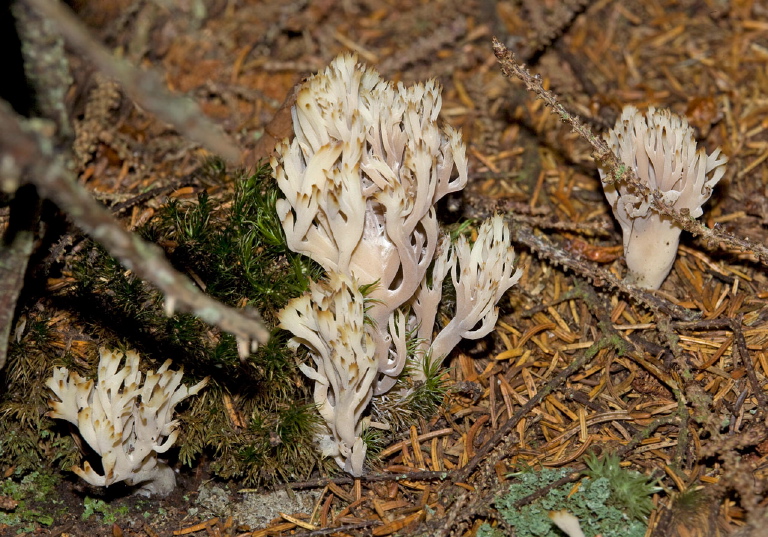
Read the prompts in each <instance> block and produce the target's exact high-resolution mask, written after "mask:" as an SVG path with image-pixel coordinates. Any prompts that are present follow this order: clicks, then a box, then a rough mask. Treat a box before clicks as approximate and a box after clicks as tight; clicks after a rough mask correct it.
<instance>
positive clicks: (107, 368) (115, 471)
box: [46, 348, 208, 496]
mask: <svg viewBox="0 0 768 537" xmlns="http://www.w3.org/2000/svg"><path fill="white" fill-rule="evenodd" d="M100 354H101V359H100V361H99V370H98V378H97V380H96V382H95V383H94V381H93V380H92V379H91V380H86V379H84V378H83V377H81V376H80V375H78V374H77V373H74V372H70V371H68V370H67V369H66V368H64V367H59V368H56V369H54V370H53V377H51V378H50V379H48V382H47V383H46V385H47V386H48V388H50V390H51V391H52V392H53V393H54V395H55V396H56V397H57V398H58V399H59V400H58V401H51V403H50V405H51V411H50V412H49V413H48V415H49V416H50V417H52V418H58V419H63V420H66V421H68V422H70V423H72V424H73V425H76V426H77V427H78V429H79V430H80V435H81V436H82V437H83V439H84V440H85V441H86V442H87V443H88V445H89V446H91V448H93V450H94V451H95V452H96V453H97V454H98V455H100V456H101V462H102V466H103V468H104V475H101V474H99V473H97V472H96V471H94V469H93V468H92V467H91V465H90V464H89V463H88V462H87V461H86V462H85V463H84V465H83V468H79V467H74V468H73V471H74V472H75V473H76V474H77V475H79V476H80V477H82V478H83V479H84V480H86V481H87V482H88V483H90V484H91V485H95V486H99V487H108V486H109V485H112V484H113V483H117V482H120V481H125V483H126V484H128V485H131V486H137V487H139V489H138V492H140V493H142V494H145V495H147V496H149V495H152V494H157V495H160V496H165V495H167V494H169V493H170V492H171V491H172V490H173V488H174V487H175V486H176V477H175V475H174V472H173V469H172V468H170V467H169V466H168V465H167V464H165V463H164V462H163V461H162V460H160V459H158V454H161V453H165V452H166V451H168V449H169V448H170V447H171V446H172V445H173V443H174V442H175V441H176V437H177V436H178V434H179V432H178V430H177V426H178V423H177V422H176V421H174V420H173V413H174V409H175V408H176V405H177V404H179V403H180V402H181V401H183V400H184V399H186V398H187V397H189V396H190V395H194V394H196V393H197V392H199V391H200V390H201V389H202V388H203V387H204V386H205V385H206V384H207V383H208V379H205V380H203V381H201V382H199V383H197V384H195V385H194V386H192V387H191V388H188V387H187V386H184V385H183V384H181V378H182V376H183V371H171V370H170V369H169V367H170V365H171V361H170V360H166V362H165V363H164V364H163V365H162V366H160V368H159V369H158V370H157V372H156V373H155V372H153V371H149V372H148V373H147V374H146V377H145V378H144V382H142V380H141V377H142V374H141V371H140V370H139V355H138V354H137V353H136V352H135V351H128V352H127V353H125V365H124V366H123V367H122V368H121V367H120V364H121V362H122V361H123V353H121V352H117V351H110V350H107V349H104V348H102V349H101V351H100Z"/></svg>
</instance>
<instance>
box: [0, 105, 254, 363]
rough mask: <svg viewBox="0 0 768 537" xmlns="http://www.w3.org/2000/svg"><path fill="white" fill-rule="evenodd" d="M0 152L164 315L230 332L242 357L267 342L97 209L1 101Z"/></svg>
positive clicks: (43, 141)
mask: <svg viewBox="0 0 768 537" xmlns="http://www.w3.org/2000/svg"><path fill="white" fill-rule="evenodd" d="M0 124H1V125H2V126H3V128H2V129H0V153H2V154H4V157H5V161H4V164H5V165H6V168H7V169H10V168H15V170H14V171H16V172H18V173H19V175H21V174H22V172H25V173H23V175H24V176H25V177H27V178H29V180H30V182H32V183H33V184H34V185H35V186H36V187H37V189H38V192H39V193H40V195H41V196H42V197H46V198H48V199H50V200H52V201H53V202H55V203H56V205H58V206H59V208H60V209H61V210H63V211H64V212H66V213H67V214H68V215H69V216H70V217H71V218H72V220H73V221H74V222H75V224H76V225H78V226H79V227H80V228H81V229H83V230H84V231H85V232H86V233H88V234H89V235H90V236H91V237H93V238H94V239H95V240H97V241H98V242H100V243H101V244H102V245H103V246H104V247H105V248H106V249H107V251H108V252H109V253H110V254H112V255H113V256H114V257H116V258H117V259H119V260H120V262H121V263H122V264H123V265H124V266H125V267H126V268H128V269H130V270H132V271H133V272H134V273H136V275H137V276H139V277H140V278H143V279H145V280H148V281H150V282H152V283H153V284H155V285H156V286H157V288H158V289H160V291H162V292H163V294H164V295H165V299H166V301H167V302H166V310H167V311H168V312H173V311H174V310H179V311H186V312H191V313H193V314H194V315H196V316H198V317H200V318H201V319H202V320H204V321H205V322H207V323H209V324H212V325H216V326H218V327H219V328H221V329H222V330H224V331H226V332H230V333H232V334H233V335H234V336H235V337H236V338H237V341H238V350H239V352H240V356H241V357H243V358H244V357H246V356H247V355H248V351H249V349H252V348H253V347H254V345H253V343H255V342H257V343H260V344H262V343H266V341H267V340H268V339H269V331H268V330H267V328H266V327H265V326H264V324H263V323H262V322H261V320H260V317H259V315H258V313H257V312H255V311H251V312H248V314H249V315H253V318H249V317H246V315H244V314H243V313H245V312H242V311H239V310H236V309H234V308H231V307H229V306H225V305H224V304H221V303H220V302H218V301H216V300H214V299H212V298H211V297H209V296H207V295H204V294H203V293H202V292H200V291H199V290H198V288H197V287H195V285H194V284H193V283H192V281H191V280H189V279H188V278H186V277H185V276H183V275H182V274H180V273H179V272H177V271H176V270H175V269H174V268H173V267H172V266H171V264H170V263H169V262H168V260H167V259H166V258H165V256H164V254H163V251H162V250H161V249H160V248H158V247H157V246H155V245H154V244H150V243H147V242H145V241H143V240H141V239H140V238H139V237H138V236H136V235H135V234H132V233H128V232H127V231H125V230H124V229H123V228H121V227H120V225H119V224H118V223H117V222H116V221H115V220H114V219H113V218H112V216H111V215H110V214H109V212H108V211H107V210H106V209H104V207H102V206H101V205H99V204H98V203H97V202H96V201H95V200H94V199H93V198H92V197H91V196H90V194H89V193H88V192H87V191H86V190H85V189H83V188H82V187H80V186H78V184H77V182H76V181H75V178H74V176H73V174H72V172H70V171H69V170H68V169H67V167H66V165H65V164H64V160H63V158H62V157H57V156H55V154H53V152H54V151H55V148H53V147H52V146H51V143H50V142H49V140H48V139H47V138H46V136H45V135H43V134H41V133H39V132H37V131H36V130H33V129H30V128H29V127H28V124H24V123H23V119H22V118H21V117H20V116H18V115H17V114H15V113H14V112H13V111H12V110H11V109H10V107H9V106H8V105H7V103H5V102H0Z"/></svg>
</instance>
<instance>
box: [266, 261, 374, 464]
mask: <svg viewBox="0 0 768 537" xmlns="http://www.w3.org/2000/svg"><path fill="white" fill-rule="evenodd" d="M365 307H366V306H365V300H364V297H363V294H362V293H361V292H360V289H359V287H358V286H357V284H356V283H355V282H354V280H353V279H352V278H350V277H348V276H346V275H343V274H340V273H338V272H331V273H330V275H329V278H328V280H327V281H322V282H319V283H314V282H313V283H312V284H311V285H310V291H309V293H308V294H305V295H304V296H302V297H299V298H297V299H295V300H292V301H291V302H290V303H289V304H288V306H287V307H286V308H284V309H283V310H282V311H281V312H280V326H281V327H282V328H285V329H287V330H291V332H293V334H294V337H293V339H292V340H291V345H293V346H298V345H304V346H305V347H307V348H308V349H309V354H310V356H311V357H312V361H313V362H314V364H315V368H314V369H313V368H311V367H309V366H308V365H306V364H301V365H300V366H299V368H300V369H301V371H302V372H303V373H304V374H305V375H307V376H308V377H309V378H311V379H312V380H314V381H315V390H314V399H315V404H316V405H317V409H318V411H319V412H320V415H321V416H322V417H323V418H324V419H325V422H326V424H327V426H328V433H327V434H325V435H323V437H322V438H321V439H320V445H321V447H322V449H323V455H324V456H331V457H334V458H335V459H336V461H337V462H338V463H339V466H341V467H342V468H344V469H345V470H346V471H347V472H349V473H351V474H352V475H355V476H359V475H361V474H362V471H363V462H364V461H365V450H366V448H365V443H364V442H363V440H362V438H361V434H362V423H361V421H360V418H361V417H362V413H363V411H364V410H365V408H366V407H367V406H368V403H369V402H370V400H371V397H372V396H373V382H374V380H376V375H377V363H376V359H375V357H374V352H375V347H374V343H373V338H372V337H371V334H370V326H369V323H367V322H366V319H365Z"/></svg>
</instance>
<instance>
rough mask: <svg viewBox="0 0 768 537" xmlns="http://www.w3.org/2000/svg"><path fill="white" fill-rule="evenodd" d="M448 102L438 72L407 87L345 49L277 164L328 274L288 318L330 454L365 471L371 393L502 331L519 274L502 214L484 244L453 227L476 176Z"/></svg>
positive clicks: (303, 94) (299, 245)
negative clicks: (441, 117)
mask: <svg viewBox="0 0 768 537" xmlns="http://www.w3.org/2000/svg"><path fill="white" fill-rule="evenodd" d="M441 102H442V101H441V96H440V87H439V86H438V84H437V83H436V82H435V81H429V82H427V83H425V84H416V85H414V86H412V87H405V86H403V85H402V84H398V85H394V84H392V83H390V82H387V81H385V80H382V79H381V78H380V77H379V75H378V73H376V72H375V71H373V70H371V69H368V68H367V67H365V66H363V65H359V64H357V59H356V57H354V56H352V55H342V56H339V57H338V58H336V59H335V60H334V61H333V62H332V63H331V65H330V66H329V67H328V68H327V69H326V70H325V71H324V72H321V73H319V74H317V75H315V76H313V77H311V78H309V79H308V80H307V81H306V82H305V83H304V84H303V86H302V87H301V88H300V89H299V91H298V94H297V99H296V105H295V106H294V108H293V109H292V114H293V125H294V131H295V133H296V136H295V138H294V139H293V140H292V141H290V142H289V141H288V140H285V141H283V142H281V143H279V144H278V146H277V148H276V154H277V156H276V157H275V158H273V159H272V162H271V163H272V167H273V170H274V175H275V178H276V180H277V184H278V186H279V187H280V189H281V190H282V192H283V194H284V196H285V197H284V198H283V199H281V200H278V202H277V212H278V216H279V218H280V220H281V222H282V224H283V229H284V230H285V234H286V238H287V242H288V246H289V247H290V248H291V249H292V250H294V251H296V252H299V253H302V254H305V255H307V256H309V257H311V258H312V259H313V260H315V261H316V262H318V263H319V264H320V265H322V267H323V268H324V269H325V270H326V272H327V273H328V281H327V282H326V283H320V284H313V285H312V287H311V289H310V292H309V293H308V294H307V295H305V296H304V297H300V298H297V299H294V300H293V301H291V302H290V303H289V304H288V306H287V307H286V308H285V310H284V311H283V312H282V313H281V315H280V321H281V323H280V325H281V326H282V327H283V328H284V329H286V330H289V331H291V332H293V334H294V339H293V340H292V341H293V344H295V345H298V344H302V345H304V346H306V347H307V348H308V349H309V352H310V355H311V357H312V360H313V361H314V363H315V366H316V367H315V368H314V369H313V368H310V367H308V366H306V365H303V366H302V371H303V372H304V373H305V374H306V375H307V376H308V377H310V378H311V379H313V380H314V381H315V383H316V384H315V392H314V394H315V402H316V404H317V405H318V409H319V410H320V413H321V414H322V416H323V418H325V421H326V424H327V426H328V433H327V434H325V435H323V436H322V438H320V444H321V447H322V449H323V452H324V453H325V454H326V455H332V456H334V457H335V458H336V460H337V462H338V463H339V465H340V466H342V467H343V468H345V469H346V470H347V471H348V472H350V473H353V474H354V475H359V474H360V472H362V466H363V461H364V454H365V445H364V443H363V441H362V439H361V434H362V430H363V419H364V411H365V410H366V407H367V406H368V404H369V402H370V400H371V398H372V397H373V396H375V395H381V394H384V393H386V392H387V391H389V390H390V389H391V388H392V387H393V386H394V384H395V382H396V381H397V378H398V376H400V374H401V373H402V371H403V368H404V366H405V365H406V361H407V359H408V358H409V357H410V358H416V359H417V360H419V359H421V360H424V359H425V358H426V357H427V356H432V357H434V358H435V359H439V360H442V359H443V358H445V356H446V355H447V354H448V352H450V350H451V349H453V347H454V346H455V345H456V344H457V343H458V342H459V341H460V340H461V338H463V337H470V338H477V337H482V336H483V335H485V334H487V333H488V332H490V330H491V329H492V328H493V324H494V323H495V321H496V317H497V315H498V312H497V310H496V308H495V304H496V302H497V301H498V300H499V299H500V298H501V296H502V295H503V293H504V292H505V291H506V290H507V289H509V287H510V286H511V285H513V284H514V283H515V282H516V281H517V278H518V277H519V276H517V275H513V274H512V261H513V257H514V255H513V252H512V249H511V248H510V247H509V231H508V229H507V227H506V225H505V224H504V223H503V221H502V219H501V218H500V217H497V218H495V219H493V220H492V221H491V222H490V223H487V224H484V225H483V226H482V227H481V229H480V232H479V236H478V240H477V241H476V243H475V245H474V246H472V247H471V248H470V246H469V244H468V243H467V242H466V239H460V241H459V243H458V244H457V245H456V246H454V247H451V246H450V244H449V242H450V241H448V239H447V237H446V236H445V234H444V233H443V232H442V231H441V230H440V227H439V224H438V221H437V215H436V211H435V204H436V203H437V202H438V201H439V200H440V199H441V198H443V197H444V196H445V195H446V194H449V193H451V192H456V191H458V190H461V189H462V188H464V186H465V185H466V182H467V178H468V172H467V158H466V150H465V147H464V144H463V143H462V140H461V135H460V133H458V132H457V131H455V130H453V129H451V128H450V127H442V128H441V127H440V126H439V125H438V121H437V119H438V114H439V112H440V106H441ZM448 273H451V275H452V280H453V282H454V285H455V286H456V287H457V291H458V294H459V298H458V300H457V311H456V319H454V320H453V321H451V322H450V323H449V324H448V326H446V327H445V329H444V330H443V331H442V332H441V333H440V335H438V336H437V339H435V343H434V345H433V344H432V341H433V329H434V325H435V317H436V315H437V311H438V305H439V303H440V298H441V293H442V283H443V280H444V279H445V277H446V276H447V275H448ZM363 285H364V286H366V287H367V291H366V293H367V298H368V300H367V301H366V305H365V315H366V316H367V319H366V322H363V309H364V306H363V301H362V296H363V293H362V292H361V291H360V286H363ZM344 308H347V311H344ZM478 325H479V326H478ZM414 349H415V350H416V353H415V356H409V353H410V354H411V355H413V352H414ZM414 369H415V370H419V369H420V368H418V367H416V368H414ZM420 373H421V371H418V372H417V373H415V376H416V377H417V378H418V377H419V376H420Z"/></svg>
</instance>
